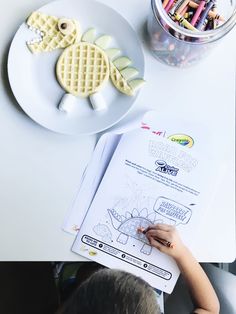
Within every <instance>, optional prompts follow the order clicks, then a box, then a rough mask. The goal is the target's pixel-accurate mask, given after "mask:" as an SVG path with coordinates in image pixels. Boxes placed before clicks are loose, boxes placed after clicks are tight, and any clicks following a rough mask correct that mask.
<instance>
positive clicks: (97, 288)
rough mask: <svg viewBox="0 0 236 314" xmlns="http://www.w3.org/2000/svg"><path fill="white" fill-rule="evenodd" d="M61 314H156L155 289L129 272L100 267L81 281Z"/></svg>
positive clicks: (157, 312)
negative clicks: (101, 268)
mask: <svg viewBox="0 0 236 314" xmlns="http://www.w3.org/2000/svg"><path fill="white" fill-rule="evenodd" d="M60 313H61V314H100V313H101V314H111V313H114V314H134V313H135V314H144V313H145V314H159V313H160V311H159V307H158V304H157V299H156V295H155V292H154V290H153V289H152V287H151V286H149V284H148V283H146V282H145V281H144V280H142V279H141V278H139V277H136V276H134V275H132V274H130V273H127V272H124V271H120V270H111V269H103V270H99V271H97V272H96V273H94V274H93V275H92V276H91V277H89V278H88V279H87V280H86V281H85V282H83V283H82V284H81V286H79V287H78V288H77V290H76V291H75V293H74V294H73V296H72V297H71V298H70V299H69V300H68V301H67V303H66V304H65V306H64V308H63V309H62V311H61V312H60Z"/></svg>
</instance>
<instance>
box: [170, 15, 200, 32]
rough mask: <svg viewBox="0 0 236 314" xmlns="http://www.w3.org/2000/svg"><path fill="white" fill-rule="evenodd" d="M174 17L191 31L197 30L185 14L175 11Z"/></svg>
mask: <svg viewBox="0 0 236 314" xmlns="http://www.w3.org/2000/svg"><path fill="white" fill-rule="evenodd" d="M174 17H175V19H176V20H177V21H178V22H179V23H181V24H182V25H183V26H184V27H186V28H187V29H190V30H191V31H197V29H196V28H195V27H194V26H193V25H191V24H190V23H189V22H188V21H187V20H186V19H185V18H184V17H183V16H181V15H179V14H178V13H175V15H174Z"/></svg>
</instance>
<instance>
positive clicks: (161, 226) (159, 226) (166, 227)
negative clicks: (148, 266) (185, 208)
mask: <svg viewBox="0 0 236 314" xmlns="http://www.w3.org/2000/svg"><path fill="white" fill-rule="evenodd" d="M156 226H157V229H160V230H163V231H172V230H174V227H173V226H171V225H167V224H156Z"/></svg>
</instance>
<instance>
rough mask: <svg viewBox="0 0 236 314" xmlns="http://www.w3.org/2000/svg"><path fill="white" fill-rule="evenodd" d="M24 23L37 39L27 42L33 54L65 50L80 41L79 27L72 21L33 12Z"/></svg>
mask: <svg viewBox="0 0 236 314" xmlns="http://www.w3.org/2000/svg"><path fill="white" fill-rule="evenodd" d="M26 23H27V25H28V27H29V29H30V30H32V31H34V32H35V33H36V34H37V38H34V39H32V40H31V41H28V42H27V46H28V47H29V49H30V51H31V52H33V53H37V52H49V51H52V50H55V49H58V48H66V47H68V46H70V45H72V44H74V43H76V42H78V41H79V40H80V29H79V25H78V22H77V21H76V20H73V19H67V18H57V17H55V16H52V15H46V14H43V13H41V12H33V13H32V14H31V15H30V16H29V17H28V19H27V22H26Z"/></svg>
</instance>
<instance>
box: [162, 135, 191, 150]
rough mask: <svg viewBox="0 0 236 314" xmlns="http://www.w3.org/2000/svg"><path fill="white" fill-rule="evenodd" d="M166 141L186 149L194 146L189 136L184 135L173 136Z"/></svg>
mask: <svg viewBox="0 0 236 314" xmlns="http://www.w3.org/2000/svg"><path fill="white" fill-rule="evenodd" d="M168 139H169V140H171V141H172V142H176V143H179V144H180V145H183V146H186V147H189V148H190V147H192V146H193V144H194V140H193V139H192V137H191V136H189V135H186V134H173V135H170V136H168Z"/></svg>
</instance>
